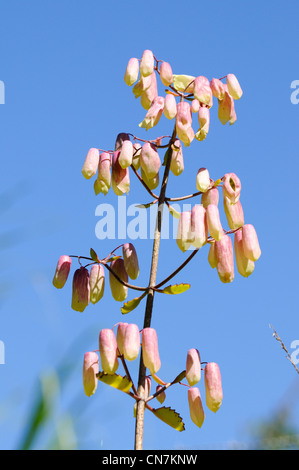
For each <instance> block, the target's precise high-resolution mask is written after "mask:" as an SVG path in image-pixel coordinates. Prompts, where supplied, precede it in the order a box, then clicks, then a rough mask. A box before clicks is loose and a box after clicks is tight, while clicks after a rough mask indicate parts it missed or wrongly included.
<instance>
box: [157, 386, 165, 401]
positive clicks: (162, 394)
mask: <svg viewBox="0 0 299 470" xmlns="http://www.w3.org/2000/svg"><path fill="white" fill-rule="evenodd" d="M162 388H163V387H162V385H157V387H156V393H157V392H159V391H160V390H161V389H162ZM156 398H157V400H158V402H159V403H161V405H163V403H164V401H165V399H166V393H165V390H163V392H160V393H159V395H157V396H156Z"/></svg>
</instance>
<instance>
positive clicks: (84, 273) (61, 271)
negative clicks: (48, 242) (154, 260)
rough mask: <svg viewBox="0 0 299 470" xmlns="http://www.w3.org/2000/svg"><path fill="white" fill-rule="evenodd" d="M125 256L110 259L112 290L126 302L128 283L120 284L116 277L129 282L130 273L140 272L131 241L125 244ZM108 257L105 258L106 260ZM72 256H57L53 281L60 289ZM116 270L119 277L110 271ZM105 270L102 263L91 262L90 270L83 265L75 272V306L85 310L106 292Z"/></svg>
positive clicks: (73, 302) (120, 299)
mask: <svg viewBox="0 0 299 470" xmlns="http://www.w3.org/2000/svg"><path fill="white" fill-rule="evenodd" d="M122 248H123V258H121V257H115V259H112V261H111V262H110V271H109V284H110V289H111V294H112V296H113V298H114V299H115V300H117V301H118V302H123V301H124V300H125V299H126V298H127V295H128V287H127V286H126V285H124V284H121V283H120V282H119V281H118V280H117V277H118V278H119V279H120V280H121V281H123V282H124V283H128V277H130V278H131V279H137V277H138V276H139V263H138V257H137V253H136V250H135V247H134V246H133V245H132V243H125V244H124V245H123V247H122ZM107 262H109V260H104V263H105V264H106V263H107ZM71 264H72V260H71V258H70V257H69V256H65V255H63V256H61V257H60V258H59V260H58V263H57V267H56V271H55V274H54V278H53V285H54V287H56V288H57V289H62V288H63V287H64V285H65V283H66V281H67V279H68V276H69V272H70V269H71ZM111 270H112V271H113V273H114V274H116V276H117V277H115V275H114V274H113V273H112V272H111ZM104 288H105V272H104V267H103V265H102V264H100V263H95V264H93V265H92V267H91V269H90V272H89V270H88V269H87V268H86V267H83V266H81V267H80V268H79V269H77V270H76V271H75V273H74V277H73V292H72V304H71V305H72V308H73V310H76V311H77V312H83V311H84V310H85V308H86V307H87V306H88V304H89V303H90V302H91V303H93V304H96V303H97V302H99V300H101V298H102V297H103V295H104Z"/></svg>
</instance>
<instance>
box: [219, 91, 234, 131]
mask: <svg viewBox="0 0 299 470" xmlns="http://www.w3.org/2000/svg"><path fill="white" fill-rule="evenodd" d="M224 87H225V93H224V98H223V99H222V100H218V118H219V120H220V122H221V123H222V124H223V125H225V124H226V123H227V122H229V124H230V125H231V124H234V123H235V122H236V120H237V115H236V111H235V104H234V99H233V98H232V96H231V95H230V94H229V92H228V90H227V85H224Z"/></svg>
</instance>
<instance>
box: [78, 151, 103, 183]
mask: <svg viewBox="0 0 299 470" xmlns="http://www.w3.org/2000/svg"><path fill="white" fill-rule="evenodd" d="M99 158H100V152H99V150H98V149H95V148H92V149H90V150H89V151H88V154H87V156H86V159H85V162H84V165H83V168H82V175H83V176H84V178H86V179H87V180H89V179H90V178H91V177H92V176H94V175H95V174H96V172H97V170H98V166H99Z"/></svg>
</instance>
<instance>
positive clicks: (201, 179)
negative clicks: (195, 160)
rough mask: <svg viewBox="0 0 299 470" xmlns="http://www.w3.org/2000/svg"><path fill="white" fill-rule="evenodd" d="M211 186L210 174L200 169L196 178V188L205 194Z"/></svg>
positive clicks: (204, 169)
mask: <svg viewBox="0 0 299 470" xmlns="http://www.w3.org/2000/svg"><path fill="white" fill-rule="evenodd" d="M210 186H211V180H210V174H209V171H208V170H207V169H206V168H200V169H199V170H198V172H197V176H196V188H197V190H198V191H201V192H202V193H205V192H206V191H207V190H208V189H209V187H210Z"/></svg>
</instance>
